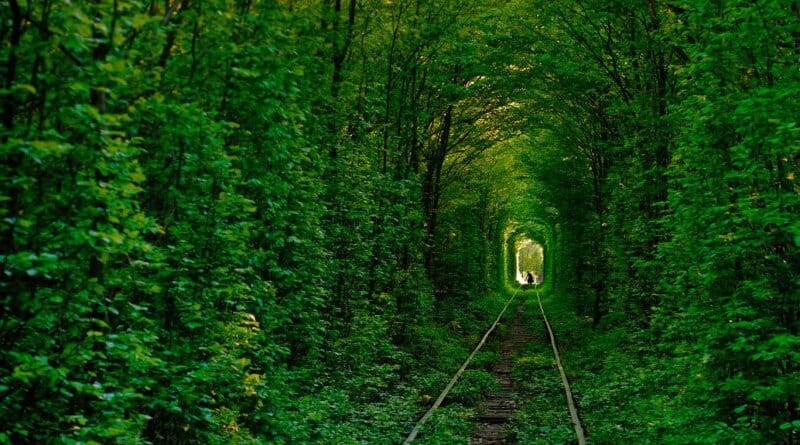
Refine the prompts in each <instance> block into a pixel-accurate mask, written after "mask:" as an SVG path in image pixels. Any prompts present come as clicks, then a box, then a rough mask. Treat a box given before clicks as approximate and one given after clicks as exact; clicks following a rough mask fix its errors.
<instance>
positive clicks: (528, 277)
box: [525, 272, 533, 285]
mask: <svg viewBox="0 0 800 445" xmlns="http://www.w3.org/2000/svg"><path fill="white" fill-rule="evenodd" d="M525 281H527V282H528V285H531V284H533V274H532V273H530V272H528V275H527V276H526V277H525Z"/></svg>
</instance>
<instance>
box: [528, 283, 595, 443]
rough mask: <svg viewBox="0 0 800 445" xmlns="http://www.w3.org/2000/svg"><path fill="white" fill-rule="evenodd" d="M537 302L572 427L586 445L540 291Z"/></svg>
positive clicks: (537, 293) (537, 291)
mask: <svg viewBox="0 0 800 445" xmlns="http://www.w3.org/2000/svg"><path fill="white" fill-rule="evenodd" d="M536 300H537V302H538V303H539V310H540V311H542V318H543V319H544V324H545V326H547V332H548V333H549V334H550V345H552V346H553V354H554V355H555V356H556V365H557V366H558V371H559V372H560V373H561V381H562V382H563V383H564V393H565V394H566V395H567V407H568V408H569V417H570V420H572V426H573V427H574V428H575V435H576V436H577V437H578V445H586V436H585V435H584V433H583V426H581V420H580V418H579V417H578V409H577V408H576V407H575V401H574V400H573V398H572V389H570V387H569V380H567V373H566V372H564V367H563V366H562V365H561V356H560V355H559V353H558V346H556V337H555V336H554V335H553V329H552V328H550V322H549V321H547V315H545V314H544V307H543V306H542V298H541V297H540V296H539V290H538V289H537V290H536Z"/></svg>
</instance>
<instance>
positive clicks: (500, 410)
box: [469, 304, 531, 445]
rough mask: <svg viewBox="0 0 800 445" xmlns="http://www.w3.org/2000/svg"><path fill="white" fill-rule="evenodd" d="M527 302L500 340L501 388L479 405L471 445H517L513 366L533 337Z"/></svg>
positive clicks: (498, 374) (496, 373) (497, 377)
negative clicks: (510, 425) (511, 425)
mask: <svg viewBox="0 0 800 445" xmlns="http://www.w3.org/2000/svg"><path fill="white" fill-rule="evenodd" d="M524 318H525V317H524V306H523V305H521V304H520V305H519V306H518V307H517V311H516V313H515V314H514V318H513V320H512V321H511V324H510V328H509V330H508V332H507V333H506V335H504V336H503V339H502V341H501V343H500V361H499V362H498V363H497V364H496V365H495V366H494V368H493V369H492V373H493V374H494V379H495V381H496V382H497V386H498V388H499V390H498V391H494V392H491V393H489V394H487V395H486V400H484V401H483V403H482V404H481V406H480V407H479V408H478V415H477V416H476V418H475V428H474V429H473V431H472V435H471V436H470V439H469V443H470V445H514V444H516V443H517V441H516V440H515V439H514V438H513V437H512V436H511V435H510V434H509V431H508V422H509V420H510V418H511V416H512V415H513V414H514V411H516V409H517V399H516V393H515V385H514V381H513V380H512V378H511V368H512V366H513V365H514V356H515V354H516V353H517V352H519V351H520V350H521V349H522V348H523V347H524V346H525V345H526V344H527V343H528V342H529V341H530V339H531V336H530V334H529V333H528V330H527V328H526V326H525V320H524Z"/></svg>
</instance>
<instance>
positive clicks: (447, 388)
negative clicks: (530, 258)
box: [403, 286, 522, 445]
mask: <svg viewBox="0 0 800 445" xmlns="http://www.w3.org/2000/svg"><path fill="white" fill-rule="evenodd" d="M520 289H522V286H519V287H518V288H517V290H516V291H515V292H514V294H513V295H511V298H509V299H508V302H506V305H505V306H503V310H502V311H500V314H499V315H498V316H497V319H496V320H495V321H494V323H492V326H491V327H490V328H489V330H488V331H486V334H484V335H483V338H482V339H481V341H480V343H478V346H476V347H475V349H474V350H473V351H472V353H471V354H470V355H469V357H467V360H466V361H464V364H463V365H461V368H459V369H458V372H456V374H455V375H454V376H453V378H452V379H450V383H448V384H447V386H445V388H444V390H443V391H442V393H441V394H439V397H438V398H437V399H436V401H435V402H434V403H433V406H431V407H430V409H429V410H428V411H427V412H426V413H425V415H423V416H422V418H420V419H419V421H417V424H416V425H415V426H414V429H413V430H411V433H410V434H409V435H408V437H407V438H406V440H405V442H403V445H408V444H410V443H411V442H413V441H414V439H415V438H416V437H417V435H418V434H419V431H420V429H422V426H423V425H424V424H425V422H427V421H428V419H429V418H430V417H431V415H433V412H434V411H436V408H438V407H439V405H441V404H442V402H443V401H444V398H445V397H447V394H448V393H449V392H450V390H451V389H453V386H454V385H455V384H456V382H457V381H458V378H459V377H461V374H463V373H464V371H465V370H466V369H467V366H468V365H469V363H470V362H471V361H472V358H473V357H475V354H477V352H478V351H479V350H480V349H481V347H483V345H484V343H486V339H487V338H489V335H490V334H491V333H492V331H494V328H496V327H497V323H499V322H500V319H501V318H502V317H503V314H504V313H505V312H506V309H508V307H509V306H510V305H511V302H512V301H514V298H515V297H516V296H517V294H518V293H519V291H520Z"/></svg>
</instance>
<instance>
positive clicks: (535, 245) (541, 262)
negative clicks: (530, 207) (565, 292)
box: [503, 220, 555, 288]
mask: <svg viewBox="0 0 800 445" xmlns="http://www.w3.org/2000/svg"><path fill="white" fill-rule="evenodd" d="M553 240H554V236H553V230H552V227H550V226H549V225H546V224H544V223H542V222H541V221H538V220H533V221H528V222H525V223H520V222H515V221H511V222H509V224H508V225H507V227H506V230H505V233H504V245H505V248H504V261H503V264H504V268H505V273H504V277H505V280H504V281H505V285H506V287H512V288H513V287H516V286H519V285H521V284H527V274H528V273H530V274H531V275H532V279H533V281H534V282H535V283H537V284H541V285H542V286H545V285H548V284H549V283H550V281H551V280H548V278H550V277H554V272H555V267H554V266H555V264H554V261H553V260H554V258H555V256H554V255H553V251H554V248H553V247H554V242H553Z"/></svg>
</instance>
